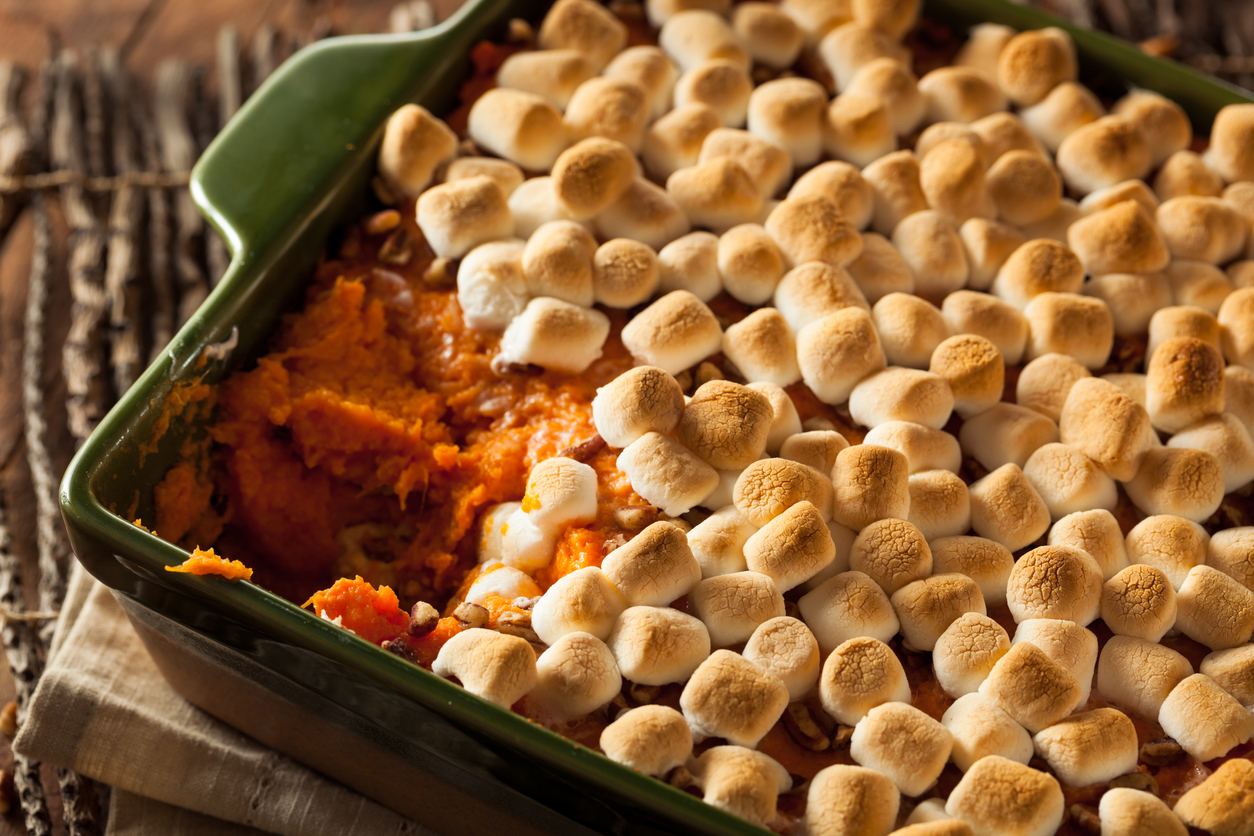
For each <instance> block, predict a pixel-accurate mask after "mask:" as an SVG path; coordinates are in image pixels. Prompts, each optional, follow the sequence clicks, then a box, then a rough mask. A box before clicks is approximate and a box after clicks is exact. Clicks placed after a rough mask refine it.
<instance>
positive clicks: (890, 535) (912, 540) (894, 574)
mask: <svg viewBox="0 0 1254 836" xmlns="http://www.w3.org/2000/svg"><path fill="white" fill-rule="evenodd" d="M849 568H850V569H852V570H853V571H855V572H862V573H864V574H866V575H867V576H868V577H869V578H871V580H873V581H875V582H876V583H877V584H879V586H880V588H881V589H883V590H884V593H885V594H886V595H889V596H893V595H894V594H895V593H896V592H897V590H899V589H901V588H902V587H904V586H906V585H907V584H910V583H913V582H914V581H918V580H922V579H923V578H926V577H928V575H930V574H931V572H932V551H931V549H929V548H928V545H927V541H926V540H925V539H923V534H922V532H920V531H919V529H918V528H916V527H915V526H913V525H911V524H910V523H908V522H906V521H905V520H900V519H882V520H876V521H875V522H872V523H870V524H868V525H866V526H864V527H863V528H862V530H861V531H860V532H859V533H858V536H857V538H856V539H855V540H854V541H853V545H852V546H851V547H850V549H849ZM894 609H896V606H894Z"/></svg>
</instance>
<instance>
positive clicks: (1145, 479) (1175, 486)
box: [1124, 422, 1239, 523]
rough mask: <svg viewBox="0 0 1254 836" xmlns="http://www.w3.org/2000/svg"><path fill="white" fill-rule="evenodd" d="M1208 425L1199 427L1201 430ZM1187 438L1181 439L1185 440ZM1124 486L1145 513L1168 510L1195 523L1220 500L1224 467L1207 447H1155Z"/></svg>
mask: <svg viewBox="0 0 1254 836" xmlns="http://www.w3.org/2000/svg"><path fill="white" fill-rule="evenodd" d="M1205 423H1207V424H1215V423H1217V422H1205ZM1238 423H1239V422H1238ZM1220 426H1222V424H1220ZM1207 429H1208V428H1206V427H1200V428H1199V430H1200V432H1202V433H1206V432H1207ZM1184 435H1186V436H1188V435H1190V433H1184ZM1173 440H1174V439H1173ZM1189 440H1190V439H1188V438H1186V439H1185V440H1183V441H1181V442H1180V443H1181V444H1187V443H1188V442H1189ZM1124 490H1125V491H1127V494H1128V498H1129V499H1131V500H1132V503H1133V504H1134V505H1136V507H1137V508H1138V509H1140V510H1141V511H1142V512H1144V513H1146V514H1150V515H1155V514H1171V515H1174V516H1177V517H1184V518H1185V519H1186V520H1192V521H1193V522H1195V523H1200V522H1205V521H1206V520H1208V519H1210V516H1211V515H1212V514H1214V513H1215V512H1216V511H1217V510H1219V505H1220V503H1221V502H1222V501H1223V498H1224V469H1223V467H1222V465H1221V464H1220V461H1219V459H1217V458H1216V457H1215V455H1214V454H1213V453H1210V452H1208V451H1206V450H1195V449H1192V448H1191V447H1177V446H1170V447H1155V448H1153V449H1151V450H1150V451H1149V452H1147V453H1146V454H1145V459H1144V461H1143V462H1142V464H1141V469H1140V470H1138V471H1137V472H1136V475H1135V476H1133V477H1132V479H1130V480H1129V481H1127V482H1125V483H1124Z"/></svg>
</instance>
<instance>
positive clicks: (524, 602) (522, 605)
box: [509, 595, 540, 611]
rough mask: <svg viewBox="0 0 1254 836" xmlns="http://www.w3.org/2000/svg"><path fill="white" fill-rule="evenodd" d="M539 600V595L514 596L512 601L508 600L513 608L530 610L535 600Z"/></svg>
mask: <svg viewBox="0 0 1254 836" xmlns="http://www.w3.org/2000/svg"><path fill="white" fill-rule="evenodd" d="M539 600H540V596H539V595H537V596H535V597H534V598H515V599H514V600H513V601H510V604H509V605H510V606H511V607H513V608H515V609H519V610H528V611H530V610H531V609H532V608H533V607H535V605H536V602H537V601H539Z"/></svg>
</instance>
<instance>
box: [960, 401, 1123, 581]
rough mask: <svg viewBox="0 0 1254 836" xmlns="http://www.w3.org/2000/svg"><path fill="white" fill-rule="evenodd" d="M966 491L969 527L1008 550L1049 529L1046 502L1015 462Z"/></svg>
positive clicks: (975, 483)
mask: <svg viewBox="0 0 1254 836" xmlns="http://www.w3.org/2000/svg"><path fill="white" fill-rule="evenodd" d="M985 414H987V413H985ZM968 426H969V423H968ZM968 493H969V494H970V498H971V528H972V529H974V530H975V533H976V534H978V535H980V536H981V537H987V538H988V539H990V540H996V541H997V542H998V543H1001V544H1002V545H1003V546H1005V547H1006V548H1008V549H1010V550H1011V551H1018V550H1019V549H1021V548H1023V547H1024V546H1027V545H1030V544H1031V543H1034V542H1035V541H1036V540H1038V539H1039V538H1040V537H1041V535H1043V534H1044V533H1045V532H1046V531H1047V530H1048V529H1049V509H1048V508H1047V507H1046V506H1045V501H1044V500H1042V499H1041V496H1040V494H1038V493H1037V492H1036V489H1035V488H1033V487H1032V483H1031V482H1029V481H1028V480H1027V477H1026V476H1024V475H1023V471H1022V470H1020V469H1019V466H1018V465H1016V464H1004V465H1002V466H1001V467H999V468H997V469H996V470H994V471H993V472H992V473H990V474H988V475H987V476H985V477H984V478H982V479H979V480H977V481H976V482H974V483H972V485H971V487H970V488H969V489H968ZM1017 565H1018V564H1016V566H1017ZM1012 579H1013V578H1012ZM1098 579H1099V581H1100V575H1099V578H1098Z"/></svg>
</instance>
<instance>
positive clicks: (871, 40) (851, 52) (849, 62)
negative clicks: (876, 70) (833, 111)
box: [818, 23, 910, 92]
mask: <svg viewBox="0 0 1254 836" xmlns="http://www.w3.org/2000/svg"><path fill="white" fill-rule="evenodd" d="M818 56H819V58H820V59H821V60H822V61H823V64H824V65H825V66H826V67H827V70H828V72H830V73H831V74H832V78H833V80H834V81H835V82H836V90H837V92H840V91H842V90H844V89H845V88H846V87H848V86H849V85H850V83H852V82H853V79H854V76H856V75H857V74H858V71H859V70H861V69H862V68H863V67H864V66H866V65H867V64H869V63H871V62H872V61H874V60H875V59H876V58H894V59H896V60H898V61H901V62H902V63H903V64H907V65H909V62H910V52H909V50H907V49H906V48H905V47H903V46H902V45H901V44H900V43H898V42H897V41H896V40H894V39H893V38H892V36H890V35H888V34H886V33H884V32H881V31H879V30H878V29H873V28H871V27H869V26H866V25H864V24H861V23H845V24H842V25H840V26H837V27H836V28H834V29H832V30H831V31H830V32H828V33H827V34H826V35H824V36H823V38H822V40H821V41H820V42H819V44H818Z"/></svg>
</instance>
